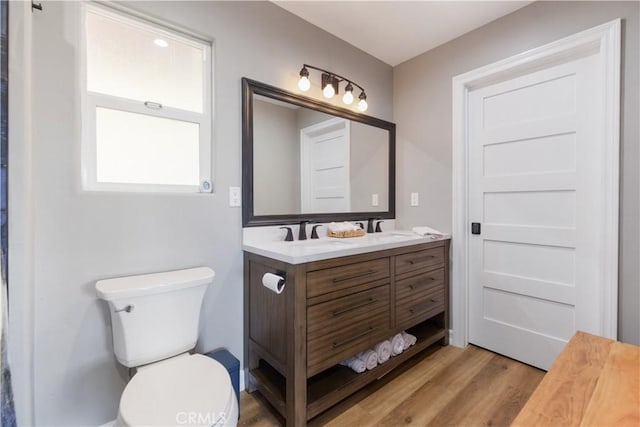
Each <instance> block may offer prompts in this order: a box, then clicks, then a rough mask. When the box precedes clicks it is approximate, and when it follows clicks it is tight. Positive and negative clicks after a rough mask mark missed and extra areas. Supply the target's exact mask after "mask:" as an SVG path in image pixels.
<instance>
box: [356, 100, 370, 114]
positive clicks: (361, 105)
mask: <svg viewBox="0 0 640 427" xmlns="http://www.w3.org/2000/svg"><path fill="white" fill-rule="evenodd" d="M367 107H369V105H368V104H367V101H366V100H365V99H361V100H360V102H358V110H360V111H367Z"/></svg>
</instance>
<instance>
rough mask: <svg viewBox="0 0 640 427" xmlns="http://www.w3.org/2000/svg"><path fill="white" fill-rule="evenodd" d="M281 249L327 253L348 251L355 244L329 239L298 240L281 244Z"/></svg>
mask: <svg viewBox="0 0 640 427" xmlns="http://www.w3.org/2000/svg"><path fill="white" fill-rule="evenodd" d="M279 243H280V247H282V248H284V249H289V250H298V251H306V252H312V251H313V252H325V251H335V250H340V249H347V248H351V247H353V246H355V244H354V243H349V242H344V241H342V240H333V239H332V240H329V239H317V240H315V239H314V240H297V241H295V242H279Z"/></svg>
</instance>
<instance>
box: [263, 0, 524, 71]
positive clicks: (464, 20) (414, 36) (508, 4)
mask: <svg viewBox="0 0 640 427" xmlns="http://www.w3.org/2000/svg"><path fill="white" fill-rule="evenodd" d="M272 1H273V2H274V3H275V4H277V5H278V6H280V7H282V8H284V9H286V10H288V11H289V12H291V13H293V14H295V15H298V16H299V17H301V18H302V19H304V20H305V21H308V22H310V23H312V24H314V25H316V26H317V27H320V28H322V29H323V30H325V31H327V32H329V33H331V34H333V35H335V36H336V37H338V38H340V39H342V40H344V41H346V42H348V43H350V44H352V45H354V46H356V47H358V48H360V49H362V50H363V51H365V52H367V53H369V54H370V55H373V56H375V57H376V58H378V59H380V60H382V61H384V62H386V63H387V64H389V65H391V66H395V65H398V64H400V63H401V62H404V61H406V60H408V59H411V58H413V57H415V56H417V55H420V54H421V53H423V52H426V51H427V50H430V49H433V48H434V47H436V46H439V45H441V44H444V43H446V42H448V41H449V40H453V39H455V38H456V37H459V36H461V35H462V34H465V33H467V32H469V31H471V30H474V29H476V28H478V27H481V26H483V25H485V24H487V23H489V22H491V21H493V20H495V19H497V18H499V17H501V16H504V15H507V14H509V13H511V12H513V11H514V10H517V9H520V8H521V7H524V6H526V5H528V4H529V3H532V1H483V0H476V1H427V0H422V1H393V0H387V1H362V0H351V1H326V0H325V1H320V0H303V1H281V0H272Z"/></svg>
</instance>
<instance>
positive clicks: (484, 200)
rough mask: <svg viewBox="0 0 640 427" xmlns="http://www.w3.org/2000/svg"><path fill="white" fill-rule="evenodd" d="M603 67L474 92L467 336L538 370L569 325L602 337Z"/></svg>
mask: <svg viewBox="0 0 640 427" xmlns="http://www.w3.org/2000/svg"><path fill="white" fill-rule="evenodd" d="M598 64H599V62H598V60H597V56H596V55H591V56H586V57H582V58H579V59H573V60H570V62H565V63H562V64H560V65H554V66H549V67H548V68H545V69H542V70H538V71H535V72H532V73H530V74H526V75H523V76H520V77H517V78H512V79H509V80H506V81H502V82H500V83H495V84H493V85H491V86H488V87H484V88H481V89H477V90H474V91H472V92H471V93H470V97H469V131H470V135H469V136H470V139H469V200H468V202H469V217H470V218H471V221H472V222H478V223H481V234H479V235H476V234H472V235H471V236H470V239H469V242H470V243H469V341H470V342H471V343H473V344H476V345H479V346H481V347H485V348H488V349H490V350H493V351H496V352H498V353H501V354H504V355H506V356H509V357H512V358H514V359H517V360H521V361H523V362H525V363H528V364H531V365H534V366H537V367H540V368H543V369H548V368H549V367H550V365H551V363H552V362H553V360H554V359H555V358H556V356H557V355H558V353H559V352H560V351H561V350H562V349H563V348H564V346H565V344H566V342H567V341H568V340H569V338H571V336H572V335H573V334H574V332H575V331H576V330H578V329H579V330H582V331H586V332H591V333H595V334H601V333H602V331H600V330H599V328H600V323H599V319H600V316H601V313H600V310H601V307H600V301H599V299H600V296H601V295H602V283H601V281H599V279H598V278H599V277H601V274H600V271H599V269H600V268H602V267H601V263H600V262H599V259H600V257H599V250H600V248H601V237H602V230H600V229H599V228H598V227H599V226H598V224H601V223H602V221H601V218H600V217H599V215H600V212H601V211H602V210H601V209H599V208H598V207H599V206H601V205H602V203H604V200H603V189H602V187H601V186H602V181H603V180H602V173H603V171H602V170H601V162H599V161H598V160H599V158H600V157H601V153H602V144H601V140H602V129H601V128H600V127H599V126H600V125H599V123H601V120H600V119H599V117H600V114H602V112H601V108H600V103H601V101H600V100H601V99H602V98H601V97H602V88H601V87H599V86H598V84H599V83H598V82H601V81H602V79H600V78H599V76H598V74H599V73H600V72H601V70H600V68H599V66H598Z"/></svg>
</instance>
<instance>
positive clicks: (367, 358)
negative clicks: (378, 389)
mask: <svg viewBox="0 0 640 427" xmlns="http://www.w3.org/2000/svg"><path fill="white" fill-rule="evenodd" d="M356 357H357V358H358V359H360V360H362V361H363V362H364V364H365V366H366V367H367V369H368V370H372V369H373V368H375V367H376V366H378V353H376V352H375V351H373V350H366V351H363V352H360V353H358V354H356Z"/></svg>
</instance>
